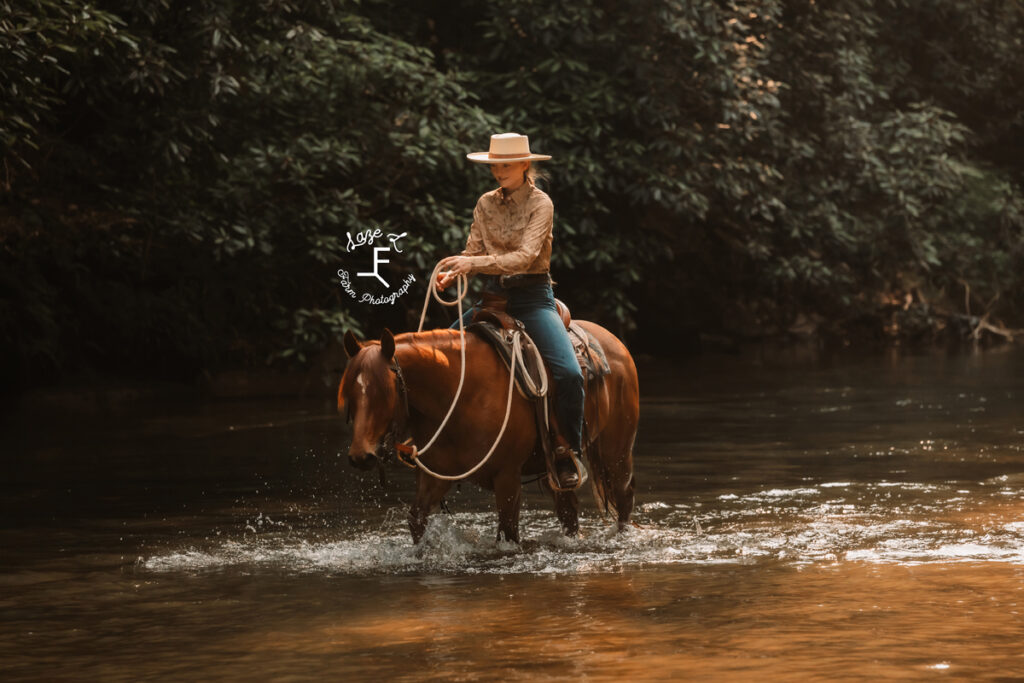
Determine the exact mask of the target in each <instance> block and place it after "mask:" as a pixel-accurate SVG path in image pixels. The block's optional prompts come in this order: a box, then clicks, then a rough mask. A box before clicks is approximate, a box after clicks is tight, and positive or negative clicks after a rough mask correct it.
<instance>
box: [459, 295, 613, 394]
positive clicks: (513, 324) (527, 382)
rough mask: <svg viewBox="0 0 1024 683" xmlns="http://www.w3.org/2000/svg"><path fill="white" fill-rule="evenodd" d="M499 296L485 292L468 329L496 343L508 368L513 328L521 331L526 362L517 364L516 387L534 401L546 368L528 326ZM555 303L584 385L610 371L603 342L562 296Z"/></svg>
mask: <svg viewBox="0 0 1024 683" xmlns="http://www.w3.org/2000/svg"><path fill="white" fill-rule="evenodd" d="M497 298H499V297H495V298H490V297H488V296H487V295H485V296H484V301H483V305H482V307H481V308H480V310H479V311H477V313H476V315H474V316H473V321H472V322H471V323H470V324H469V325H468V326H467V327H466V330H467V331H468V332H472V333H474V334H476V335H477V336H478V337H480V338H481V339H483V340H484V341H486V342H487V343H489V344H490V345H491V346H492V347H494V350H495V351H497V352H498V355H499V356H501V359H502V360H503V361H504V362H505V367H508V368H511V366H512V343H513V338H514V332H517V331H518V332H519V334H520V340H521V345H522V351H523V354H522V359H523V362H522V363H519V364H517V365H516V377H515V382H516V389H517V390H518V391H519V393H520V395H521V396H522V397H523V398H525V399H527V400H531V401H534V400H538V399H540V398H543V396H542V395H540V394H539V393H538V392H537V391H536V390H535V388H536V387H540V386H542V384H543V378H544V373H546V372H547V370H546V368H544V367H543V366H542V364H541V362H539V359H540V356H539V355H538V354H537V353H534V351H533V349H534V347H535V344H534V343H533V340H532V339H530V336H529V335H528V334H527V333H526V327H525V326H524V325H523V323H522V322H521V321H519V320H517V319H516V318H513V317H512V316H511V315H509V314H508V313H507V312H505V310H504V306H503V305H502V304H503V302H499V301H495V299H497ZM555 305H556V306H557V307H558V314H559V316H560V317H561V318H562V323H563V324H564V325H565V329H566V331H567V332H568V333H569V340H570V341H571V342H572V347H573V351H575V352H576V360H577V361H578V362H579V364H580V369H581V370H582V371H583V378H584V385H587V384H589V383H590V382H591V381H593V380H595V379H600V378H601V377H604V376H605V375H607V374H608V373H609V372H611V369H610V368H609V367H608V358H607V357H606V356H605V353H604V349H603V348H602V347H601V343H600V342H599V341H598V340H597V339H596V338H595V337H594V336H593V335H592V334H590V333H589V332H587V331H586V330H584V329H583V327H582V326H581V325H580V324H579V323H577V322H576V321H574V320H572V317H571V315H570V313H569V307H568V306H566V305H565V304H564V303H563V302H562V301H561V300H559V299H555ZM549 385H550V382H549Z"/></svg>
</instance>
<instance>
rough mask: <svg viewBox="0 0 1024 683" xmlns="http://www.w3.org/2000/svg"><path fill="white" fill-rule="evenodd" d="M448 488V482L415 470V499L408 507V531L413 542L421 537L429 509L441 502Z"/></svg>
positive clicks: (416, 541) (417, 541) (424, 529)
mask: <svg viewBox="0 0 1024 683" xmlns="http://www.w3.org/2000/svg"><path fill="white" fill-rule="evenodd" d="M449 488H451V483H450V482H447V481H443V480H441V479H434V478H433V477H431V476H430V475H429V474H425V473H423V472H417V476H416V500H415V501H413V504H412V507H411V508H410V509H409V531H410V532H412V542H413V543H419V542H420V539H421V538H423V532H424V531H426V529H427V517H429V516H430V511H431V510H432V509H433V508H434V506H435V505H437V504H438V503H440V502H441V499H442V498H444V494H445V493H447V492H448V489H449Z"/></svg>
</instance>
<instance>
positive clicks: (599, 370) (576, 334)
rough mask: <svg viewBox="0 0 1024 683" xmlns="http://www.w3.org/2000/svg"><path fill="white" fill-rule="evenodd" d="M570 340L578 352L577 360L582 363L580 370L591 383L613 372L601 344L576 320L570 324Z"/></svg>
mask: <svg viewBox="0 0 1024 683" xmlns="http://www.w3.org/2000/svg"><path fill="white" fill-rule="evenodd" d="M569 339H571V340H572V347H573V350H574V351H576V360H578V361H579V363H580V369H581V370H583V375H584V377H585V378H586V380H587V381H588V382H589V381H590V380H592V379H597V378H599V377H604V376H605V375H607V374H608V373H610V372H611V368H609V367H608V357H607V356H605V355H604V348H603V347H602V346H601V342H599V341H597V338H596V337H594V335H592V334H590V333H589V332H587V331H586V330H584V329H583V327H582V326H580V324H579V323H577V322H576V321H575V320H574V321H573V322H571V323H569Z"/></svg>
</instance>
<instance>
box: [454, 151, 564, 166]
mask: <svg viewBox="0 0 1024 683" xmlns="http://www.w3.org/2000/svg"><path fill="white" fill-rule="evenodd" d="M466 158H467V159H469V160H470V161H474V162H476V163H478V164H514V163H516V162H519V161H547V160H548V159H550V158H551V155H550V154H526V155H524V156H521V157H508V158H499V157H492V156H491V155H490V153H488V152H472V153H470V154H467V155H466Z"/></svg>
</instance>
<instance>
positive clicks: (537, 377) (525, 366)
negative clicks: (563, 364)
mask: <svg viewBox="0 0 1024 683" xmlns="http://www.w3.org/2000/svg"><path fill="white" fill-rule="evenodd" d="M466 331H467V332H472V333H473V334H475V335H477V336H478V337H480V338H481V339H483V340H484V341H485V342H487V343H488V344H490V345H491V346H493V347H494V349H495V351H497V352H498V355H499V356H501V360H502V361H504V363H505V367H506V368H508V367H511V366H512V333H511V332H506V331H504V330H502V329H501V328H499V327H498V326H497V325H495V324H494V323H491V322H487V321H481V320H478V321H477V322H474V323H470V324H469V325H467V326H466ZM520 334H521V337H520V339H521V340H522V347H523V363H521V364H519V365H517V366H516V389H518V390H519V393H520V394H521V395H522V397H523V398H525V399H527V400H529V401H532V400H536V399H538V398H541V396H539V395H538V394H537V393H535V392H532V391H530V389H529V385H530V383H529V382H527V381H526V379H525V376H524V373H528V375H527V376H529V377H530V378H531V380H532V381H533V385H534V386H536V387H539V386H541V384H542V383H543V380H542V377H543V373H544V372H546V370H545V369H544V367H543V366H540V365H538V363H537V362H536V360H535V359H536V354H534V353H533V351H532V350H531V347H532V346H533V340H532V339H530V337H529V335H528V334H526V332H521V333H520Z"/></svg>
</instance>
